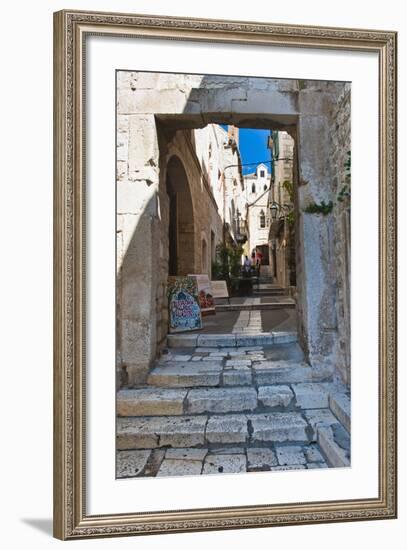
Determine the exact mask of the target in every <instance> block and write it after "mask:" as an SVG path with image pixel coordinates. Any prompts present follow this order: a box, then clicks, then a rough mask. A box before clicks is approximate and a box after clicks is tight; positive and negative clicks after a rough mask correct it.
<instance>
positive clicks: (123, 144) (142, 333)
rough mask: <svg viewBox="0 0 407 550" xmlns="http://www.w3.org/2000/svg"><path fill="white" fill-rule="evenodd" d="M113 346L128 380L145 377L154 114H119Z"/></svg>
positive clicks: (149, 354)
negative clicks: (114, 328) (115, 333)
mask: <svg viewBox="0 0 407 550" xmlns="http://www.w3.org/2000/svg"><path fill="white" fill-rule="evenodd" d="M121 148H124V149H125V150H126V154H125V155H124V156H125V158H126V160H127V162H123V164H120V165H119V172H118V175H117V236H118V247H117V271H118V289H117V308H118V327H117V347H118V348H119V350H120V354H119V358H118V359H119V365H118V367H119V369H122V368H124V367H125V369H126V371H127V375H128V383H129V384H130V385H133V384H142V383H144V382H145V381H146V378H147V373H148V369H149V366H150V364H151V361H152V360H153V358H154V356H155V348H156V340H157V338H156V307H155V301H156V290H157V289H156V287H157V280H156V278H157V272H158V263H159V257H158V252H157V251H158V249H159V246H158V242H159V237H158V235H159V227H158V225H159V221H158V218H157V193H158V183H159V178H158V144H157V131H156V125H155V121H154V116H153V115H139V114H132V113H121V112H120V103H119V112H118V159H120V158H121V156H120V155H121V153H120V151H121Z"/></svg>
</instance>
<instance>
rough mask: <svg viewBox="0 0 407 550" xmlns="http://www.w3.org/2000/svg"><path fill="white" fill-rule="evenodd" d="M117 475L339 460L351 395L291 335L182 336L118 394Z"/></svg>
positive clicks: (345, 458)
mask: <svg viewBox="0 0 407 550" xmlns="http://www.w3.org/2000/svg"><path fill="white" fill-rule="evenodd" d="M117 415H118V419H117V477H134V476H170V475H199V474H210V473H237V472H246V471H248V472H250V471H264V470H277V471H278V470H291V469H305V468H309V469H313V468H326V467H345V466H348V465H349V464H350V436H349V433H350V398H349V393H348V390H347V388H346V387H345V386H343V385H342V384H341V383H339V382H337V381H334V380H333V379H332V372H331V371H330V369H312V368H311V367H310V366H309V365H308V364H307V363H306V362H305V361H304V357H303V354H302V351H301V349H300V347H299V346H298V344H297V343H296V334H295V333H292V334H291V333H281V334H278V333H270V334H268V333H266V334H257V335H248V334H245V335H236V334H225V335H220V334H217V335H213V334H212V335H211V334H199V335H196V334H192V333H190V334H184V335H181V334H180V335H172V336H169V338H168V348H167V350H166V353H165V354H163V355H162V356H161V358H160V359H159V360H158V361H157V362H156V364H155V366H154V368H153V369H152V370H151V372H150V374H149V377H148V381H147V384H146V385H145V386H143V387H133V388H122V389H121V390H120V391H119V392H118V395H117Z"/></svg>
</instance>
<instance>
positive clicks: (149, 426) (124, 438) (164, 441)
mask: <svg viewBox="0 0 407 550" xmlns="http://www.w3.org/2000/svg"><path fill="white" fill-rule="evenodd" d="M206 422H207V417H206V416H204V415H202V416H150V417H140V418H134V417H133V418H119V419H118V422H117V448H118V449H119V450H123V449H152V448H155V447H165V446H170V447H195V446H197V445H203V444H204V434H205V426H206Z"/></svg>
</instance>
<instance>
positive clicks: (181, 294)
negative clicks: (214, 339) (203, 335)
mask: <svg viewBox="0 0 407 550" xmlns="http://www.w3.org/2000/svg"><path fill="white" fill-rule="evenodd" d="M167 293H168V309H169V331H170V332H184V331H189V330H199V329H200V328H202V318H201V309H200V307H199V302H198V284H197V280H196V278H195V277H190V276H186V277H168V286H167Z"/></svg>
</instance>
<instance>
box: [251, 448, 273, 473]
mask: <svg viewBox="0 0 407 550" xmlns="http://www.w3.org/2000/svg"><path fill="white" fill-rule="evenodd" d="M277 465H278V462H277V457H276V454H275V452H274V451H273V450H271V449H266V448H262V447H260V448H248V449H247V470H248V471H249V472H262V471H267V470H270V469H271V468H272V467H273V466H277Z"/></svg>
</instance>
